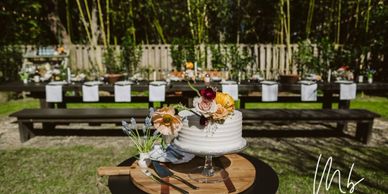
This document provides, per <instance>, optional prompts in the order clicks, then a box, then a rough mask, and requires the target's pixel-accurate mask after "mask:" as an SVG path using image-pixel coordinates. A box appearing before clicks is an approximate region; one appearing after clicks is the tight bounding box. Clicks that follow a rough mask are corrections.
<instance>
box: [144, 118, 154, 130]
mask: <svg viewBox="0 0 388 194" xmlns="http://www.w3.org/2000/svg"><path fill="white" fill-rule="evenodd" d="M144 125H145V127H146V128H151V127H152V120H151V118H150V117H146V118H145V120H144Z"/></svg>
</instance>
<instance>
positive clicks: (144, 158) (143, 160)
mask: <svg viewBox="0 0 388 194" xmlns="http://www.w3.org/2000/svg"><path fill="white" fill-rule="evenodd" d="M139 155H140V156H139V161H138V162H137V163H138V164H139V166H140V168H148V166H149V165H150V164H151V159H150V156H149V154H148V153H140V154H139Z"/></svg>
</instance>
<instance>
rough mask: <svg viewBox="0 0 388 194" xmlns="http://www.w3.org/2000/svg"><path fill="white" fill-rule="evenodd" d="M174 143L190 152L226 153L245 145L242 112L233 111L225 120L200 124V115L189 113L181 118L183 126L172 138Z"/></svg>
mask: <svg viewBox="0 0 388 194" xmlns="http://www.w3.org/2000/svg"><path fill="white" fill-rule="evenodd" d="M174 144H175V145H176V146H177V147H178V148H181V149H183V150H185V151H188V152H192V153H203V154H208V153H228V152H233V151H236V150H239V149H241V148H243V147H245V145H246V141H245V139H243V138H242V114H241V112H240V111H236V110H235V111H234V112H233V114H231V115H230V116H228V118H226V119H225V122H224V123H222V124H220V123H209V124H208V125H207V126H203V125H201V124H200V117H199V116H198V115H195V114H190V115H189V116H187V119H185V120H183V127H182V129H181V130H180V131H179V133H178V137H176V138H175V139H174Z"/></svg>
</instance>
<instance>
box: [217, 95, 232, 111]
mask: <svg viewBox="0 0 388 194" xmlns="http://www.w3.org/2000/svg"><path fill="white" fill-rule="evenodd" d="M215 100H216V103H217V104H220V105H221V106H222V107H224V108H225V109H226V110H228V112H229V113H231V112H233V111H234V99H233V97H232V96H230V95H229V94H227V93H222V92H217V94H216V99H215Z"/></svg>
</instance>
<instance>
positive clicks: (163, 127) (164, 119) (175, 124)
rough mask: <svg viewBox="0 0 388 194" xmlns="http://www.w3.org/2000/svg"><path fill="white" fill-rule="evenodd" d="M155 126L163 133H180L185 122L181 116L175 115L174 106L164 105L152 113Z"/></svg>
mask: <svg viewBox="0 0 388 194" xmlns="http://www.w3.org/2000/svg"><path fill="white" fill-rule="evenodd" d="M152 122H153V123H154V127H155V128H156V130H158V131H159V132H160V133H161V134H163V135H174V136H177V135H178V131H180V130H181V128H182V126H183V124H182V119H181V117H180V116H178V115H175V110H174V108H173V107H163V108H161V109H158V110H157V111H155V112H154V113H153V115H152Z"/></svg>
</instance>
